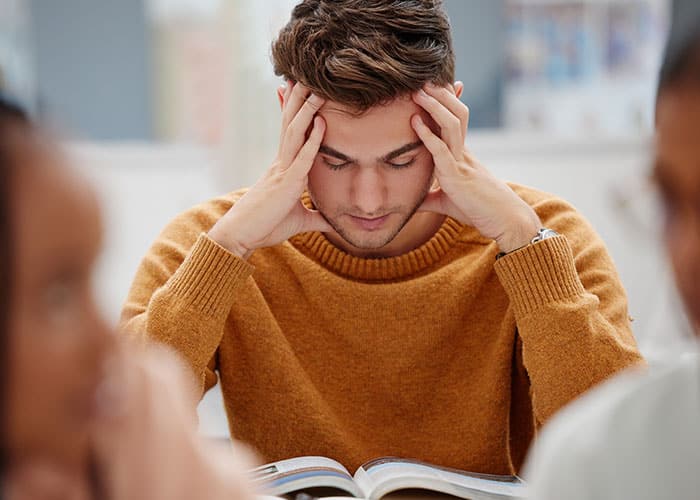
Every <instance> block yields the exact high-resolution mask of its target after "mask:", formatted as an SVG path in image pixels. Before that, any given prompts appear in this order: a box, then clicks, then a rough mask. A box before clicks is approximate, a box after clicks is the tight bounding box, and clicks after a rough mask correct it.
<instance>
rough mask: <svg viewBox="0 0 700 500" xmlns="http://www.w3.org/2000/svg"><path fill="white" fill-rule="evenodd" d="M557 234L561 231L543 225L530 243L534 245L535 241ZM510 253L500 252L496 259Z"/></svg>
mask: <svg viewBox="0 0 700 500" xmlns="http://www.w3.org/2000/svg"><path fill="white" fill-rule="evenodd" d="M555 236H559V233H557V232H556V231H555V230H554V229H549V228H546V227H543V228H542V229H540V230H539V231H537V234H536V235H535V237H534V238H532V239H531V240H530V245H532V244H533V243H539V242H540V241H542V240H546V239H549V238H554V237H555ZM525 246H527V245H525ZM520 248H524V247H520ZM520 248H517V249H516V250H513V252H515V251H517V250H520ZM508 253H512V252H508ZM508 253H506V252H499V253H498V254H497V255H496V260H498V259H500V258H501V257H503V256H504V255H508Z"/></svg>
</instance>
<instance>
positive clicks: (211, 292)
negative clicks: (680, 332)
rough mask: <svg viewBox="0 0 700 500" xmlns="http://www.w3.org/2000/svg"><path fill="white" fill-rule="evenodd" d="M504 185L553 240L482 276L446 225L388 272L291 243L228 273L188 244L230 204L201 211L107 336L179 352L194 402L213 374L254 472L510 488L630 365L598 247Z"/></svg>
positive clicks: (191, 214)
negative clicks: (527, 461)
mask: <svg viewBox="0 0 700 500" xmlns="http://www.w3.org/2000/svg"><path fill="white" fill-rule="evenodd" d="M511 187H513V189H514V190H515V191H516V192H517V193H518V194H519V195H520V196H521V197H522V198H523V199H524V200H525V201H526V202H528V203H529V204H530V205H531V206H533V207H534V208H535V210H536V212H537V213H538V214H539V216H540V218H541V219H542V222H543V225H544V226H546V227H549V228H552V229H555V230H556V231H558V232H559V233H560V234H561V235H562V236H559V237H556V238H551V239H547V240H544V241H542V242H540V243H537V244H534V245H530V246H527V247H525V248H523V249H521V250H519V251H516V252H514V253H512V254H509V255H507V256H506V257H504V258H501V259H500V260H498V261H496V259H495V256H496V253H497V252H498V249H497V246H496V244H495V243H494V242H493V241H491V240H488V239H485V238H483V237H482V236H480V235H479V234H478V232H477V231H476V230H475V229H474V228H472V227H468V226H464V225H461V224H459V223H457V222H456V221H454V220H452V219H449V218H448V219H446V220H445V222H444V224H443V225H442V227H441V228H440V229H439V231H438V232H437V233H436V234H435V235H434V237H433V238H432V239H431V240H430V241H428V242H427V243H426V244H424V245H423V246H421V247H420V248H417V249H415V250H413V251H411V252H409V253H407V254H405V255H402V256H399V257H393V258H385V259H362V258H357V257H353V256H351V255H348V254H346V253H344V252H343V251H341V250H339V249H338V248H336V247H334V246H333V245H332V244H331V243H330V242H329V241H328V240H327V239H326V238H325V236H324V235H323V234H321V233H305V234H301V235H298V236H295V237H294V238H292V239H290V240H289V241H287V242H285V243H283V244H280V245H277V246H274V247H270V248H265V249H260V250H257V251H255V252H254V253H253V255H252V256H251V257H250V259H249V260H248V261H247V262H246V261H243V260H241V259H239V258H237V257H235V256H233V255H232V254H231V253H229V252H228V251H226V250H225V249H224V248H222V247H220V246H219V245H217V244H216V243H214V242H213V241H212V240H211V239H209V238H208V237H207V236H206V234H205V233H206V232H207V231H208V229H209V228H210V227H211V226H212V225H213V224H214V223H215V222H216V220H218V219H219V218H220V217H221V216H222V215H223V214H224V213H225V212H226V211H227V210H228V209H229V208H230V207H231V205H232V204H233V203H234V202H235V200H236V199H237V198H239V197H240V196H241V194H242V192H237V193H231V194H229V195H227V196H223V197H221V198H218V199H214V200H212V201H209V202H207V203H204V204H202V205H198V206H196V207H194V208H192V209H190V210H188V211H187V212H185V213H184V214H182V215H180V216H178V217H177V218H176V219H174V220H173V221H172V222H171V223H170V224H169V225H168V226H167V227H166V228H165V229H164V231H163V232H162V234H161V235H160V236H159V237H158V239H157V240H156V242H155V243H154V244H153V246H152V247H151V249H150V250H149V251H148V253H147V254H146V256H145V258H144V259H143V262H142V263H141V265H140V267H139V269H138V272H137V274H136V278H135V280H134V283H133V287H132V289H131V292H130V294H129V297H128V299H127V302H126V305H125V308H124V312H123V321H122V326H123V328H124V329H125V331H127V332H129V333H130V335H133V336H136V337H138V338H141V339H145V340H149V341H151V340H152V341H159V342H164V343H166V344H168V345H170V346H172V347H173V348H175V349H176V350H177V351H179V352H180V353H181V354H182V355H183V356H184V358H185V359H186V360H187V361H188V362H189V364H190V365H191V367H192V369H193V370H194V372H195V373H196V376H197V378H198V380H199V382H200V384H201V388H202V390H203V391H204V390H206V389H208V388H210V387H211V386H213V385H214V384H215V383H216V381H217V373H218V378H219V380H220V383H221V387H222V391H223V395H224V403H225V407H226V411H227V413H228V418H229V425H230V430H231V434H232V435H233V436H234V437H235V438H237V439H240V440H243V441H244V442H247V443H249V444H250V445H252V446H253V447H254V448H255V449H257V451H258V452H259V453H260V454H261V455H262V458H263V459H264V460H266V461H272V460H278V459H283V458H289V457H293V456H300V455H324V456H328V457H331V458H335V459H337V460H339V461H340V462H342V463H343V464H345V465H346V466H347V467H348V468H350V469H351V470H354V468H356V467H357V466H359V465H360V464H361V463H362V462H364V461H366V460H368V459H371V458H375V457H378V456H385V455H394V456H401V457H412V458H417V459H422V460H426V461H429V462H433V463H437V464H441V465H445V466H450V467H457V468H460V469H467V470H472V471H479V472H490V473H512V472H514V471H517V470H518V469H519V468H520V466H521V464H522V461H523V457H524V454H525V452H526V450H527V447H528V445H529V443H530V441H531V440H532V438H533V436H534V434H535V430H536V429H537V427H538V426H539V425H540V424H541V423H543V422H544V421H545V420H547V419H548V418H549V417H550V416H551V415H552V414H553V413H554V412H556V411H557V410H558V409H559V408H561V407H562V406H563V405H565V404H566V403H567V402H569V401H571V400H572V399H574V398H575V397H576V396H578V395H579V394H581V393H582V392H584V391H585V390H587V389H588V388H590V387H591V386H593V385H594V384H597V383H598V382H600V381H602V380H603V379H605V378H606V377H609V376H610V375H611V374H613V373H615V372H616V371H618V370H620V369H622V368H625V367H627V366H630V365H632V364H635V363H638V362H640V361H641V357H640V354H639V353H638V351H637V348H636V345H635V340H634V337H633V336H632V333H631V331H630V328H629V316H628V312H627V303H626V297H625V292H624V290H623V288H622V286H621V284H620V281H619V278H618V275H617V273H616V271H615V268H614V266H613V263H612V261H611V259H610V257H609V256H608V254H607V252H606V249H605V247H604V244H603V242H602V241H601V239H600V237H599V236H598V235H597V234H596V233H595V231H594V230H593V229H592V228H591V226H590V225H589V223H588V222H586V221H585V220H584V218H583V217H582V216H581V215H579V214H578V213H577V212H576V211H575V210H574V209H573V208H572V207H571V206H570V205H568V204H567V203H565V202H564V201H562V200H561V199H558V198H556V197H553V196H551V195H548V194H545V193H541V192H538V191H535V190H533V189H530V188H526V187H523V186H518V185H511ZM307 202H308V200H307Z"/></svg>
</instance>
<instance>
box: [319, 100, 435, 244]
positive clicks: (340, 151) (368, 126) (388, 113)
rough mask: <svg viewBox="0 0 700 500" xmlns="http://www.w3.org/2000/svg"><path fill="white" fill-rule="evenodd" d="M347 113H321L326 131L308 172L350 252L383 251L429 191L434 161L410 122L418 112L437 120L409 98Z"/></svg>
mask: <svg viewBox="0 0 700 500" xmlns="http://www.w3.org/2000/svg"><path fill="white" fill-rule="evenodd" d="M349 111H350V110H349V109H348V108H346V107H344V106H342V105H340V104H338V103H335V102H327V103H326V104H325V105H324V106H323V107H322V108H321V110H320V111H319V115H321V116H322V117H323V118H324V119H325V121H326V133H325V136H324V139H323V144H322V146H321V148H320V150H319V153H318V155H317V156H316V159H315V161H314V165H313V167H312V168H311V171H310V172H309V186H308V187H309V193H310V195H311V198H312V200H313V202H314V205H315V206H316V208H317V209H318V210H319V212H321V214H322V215H323V216H324V217H325V219H326V220H327V221H328V222H329V223H330V225H331V226H332V227H333V229H334V230H335V232H336V233H337V235H338V236H340V238H342V239H343V240H344V241H345V242H346V243H347V244H348V245H350V248H351V249H354V250H360V251H365V252H366V251H367V250H372V251H373V250H380V249H382V247H384V246H385V245H387V244H388V243H390V242H391V241H392V240H393V239H394V238H395V237H396V236H397V235H398V234H399V233H400V232H401V230H402V228H403V227H404V226H405V225H406V223H407V222H408V221H409V220H410V219H411V217H412V216H413V214H414V213H415V212H416V210H417V209H418V207H420V205H421V204H422V202H423V200H424V199H425V196H426V194H427V193H428V191H429V189H430V185H431V181H432V174H433V158H432V156H431V154H430V152H429V151H428V150H427V149H426V148H425V146H423V144H422V143H421V142H420V140H419V139H418V136H417V135H416V133H415V132H414V130H413V128H412V127H411V123H410V119H411V116H413V115H414V114H416V113H420V115H421V116H422V117H423V120H424V121H425V122H426V123H432V120H431V119H430V118H429V116H428V115H427V114H426V113H425V112H424V111H423V110H422V109H421V108H419V107H418V106H417V105H416V104H415V103H414V102H413V101H412V100H411V99H410V98H409V97H406V98H400V99H396V100H395V101H393V102H391V103H389V104H387V105H384V106H377V107H375V108H371V109H370V110H369V111H367V112H366V113H364V114H362V115H360V116H355V115H353V114H351V113H350V112H349ZM378 253H381V251H380V252H378Z"/></svg>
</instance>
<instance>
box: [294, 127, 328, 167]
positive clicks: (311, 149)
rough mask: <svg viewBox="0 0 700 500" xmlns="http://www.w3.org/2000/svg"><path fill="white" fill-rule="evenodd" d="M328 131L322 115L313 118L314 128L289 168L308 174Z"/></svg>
mask: <svg viewBox="0 0 700 500" xmlns="http://www.w3.org/2000/svg"><path fill="white" fill-rule="evenodd" d="M325 132H326V122H325V120H324V119H323V118H321V117H320V116H317V117H315V118H314V119H313V128H312V129H311V133H310V134H309V138H308V139H307V140H306V143H305V144H304V146H303V147H302V148H301V149H300V150H299V152H298V154H297V155H296V158H294V160H293V161H292V163H291V165H290V166H289V170H295V171H298V173H299V175H304V176H306V175H307V174H308V173H309V170H311V166H312V165H313V163H314V158H316V155H317V154H318V148H319V147H321V142H322V141H323V134H324V133H325Z"/></svg>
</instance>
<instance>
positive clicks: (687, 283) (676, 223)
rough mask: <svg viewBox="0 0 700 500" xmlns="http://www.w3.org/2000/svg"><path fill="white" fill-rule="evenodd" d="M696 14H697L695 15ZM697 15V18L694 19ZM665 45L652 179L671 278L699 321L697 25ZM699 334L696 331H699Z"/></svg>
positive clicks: (699, 91)
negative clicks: (660, 210)
mask: <svg viewBox="0 0 700 500" xmlns="http://www.w3.org/2000/svg"><path fill="white" fill-rule="evenodd" d="M698 17H700V16H698ZM696 20H697V19H696ZM692 30H693V31H694V33H691V35H692V36H690V37H688V36H687V35H688V33H685V34H683V38H684V39H685V41H684V43H683V44H681V45H676V46H674V43H673V42H674V35H678V33H675V34H674V33H672V35H671V44H670V45H669V47H670V50H669V51H668V53H667V56H666V60H665V62H664V67H663V69H662V72H661V79H660V84H659V93H658V99H657V107H656V159H655V166H654V178H655V180H656V183H657V184H658V186H659V188H660V192H661V198H662V200H663V203H664V211H665V224H664V233H665V234H664V238H665V241H666V245H667V249H668V252H669V256H670V257H671V262H672V264H673V268H674V273H675V277H676V283H677V285H678V289H679V290H680V293H681V296H682V298H683V301H684V303H685V306H686V309H687V311H688V313H689V315H690V316H691V319H692V320H693V322H694V323H695V325H696V326H697V325H700V140H699V136H698V130H700V28H699V27H698V25H697V24H694V25H693V28H692ZM698 333H700V332H698Z"/></svg>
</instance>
